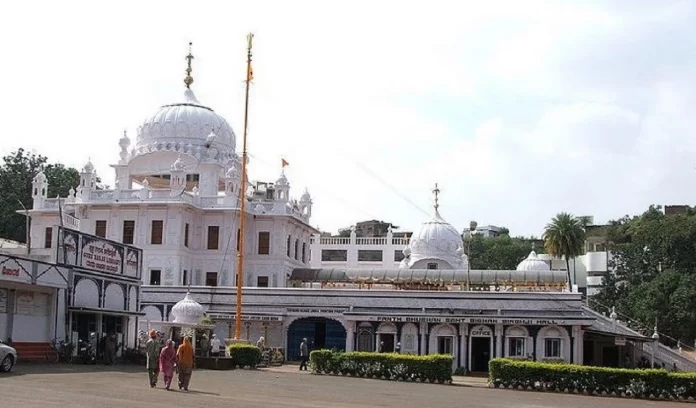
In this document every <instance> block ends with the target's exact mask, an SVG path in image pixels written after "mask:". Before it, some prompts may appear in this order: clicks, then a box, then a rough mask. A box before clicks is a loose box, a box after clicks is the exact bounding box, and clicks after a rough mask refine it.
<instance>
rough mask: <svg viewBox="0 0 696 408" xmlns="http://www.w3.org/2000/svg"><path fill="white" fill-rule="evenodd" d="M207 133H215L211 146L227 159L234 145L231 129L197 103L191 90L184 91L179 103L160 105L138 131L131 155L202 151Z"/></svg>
mask: <svg viewBox="0 0 696 408" xmlns="http://www.w3.org/2000/svg"><path fill="white" fill-rule="evenodd" d="M211 132H213V133H214V134H215V141H214V144H212V147H214V148H216V149H217V150H219V151H220V153H221V154H222V155H223V156H224V157H231V155H232V154H233V153H234V148H235V143H236V137H235V135H234V132H233V131H232V128H231V127H230V125H229V124H228V123H227V121H226V120H225V119H224V118H223V117H222V116H220V115H218V114H217V113H215V111H213V110H212V109H211V108H209V107H207V106H205V105H203V104H201V103H200V102H198V99H196V96H195V95H194V93H193V91H192V90H190V89H186V92H184V101H183V102H180V103H174V104H171V105H164V106H162V107H161V108H159V110H158V111H157V112H155V114H154V115H152V116H150V117H149V118H147V119H146V120H145V121H144V122H143V124H142V125H141V126H140V127H139V128H138V138H137V142H136V147H135V152H136V154H141V153H148V152H151V151H156V150H173V151H187V150H192V149H191V148H194V149H196V148H198V147H201V148H203V147H205V146H206V139H207V138H208V136H209V135H210V134H211ZM194 151H195V150H194ZM187 153H189V151H187ZM191 153H193V152H191Z"/></svg>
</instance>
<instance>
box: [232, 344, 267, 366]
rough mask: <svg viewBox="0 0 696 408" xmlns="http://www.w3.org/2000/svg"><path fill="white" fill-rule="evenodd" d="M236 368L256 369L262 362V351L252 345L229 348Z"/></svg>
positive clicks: (235, 345) (233, 345)
mask: <svg viewBox="0 0 696 408" xmlns="http://www.w3.org/2000/svg"><path fill="white" fill-rule="evenodd" d="M228 349H229V350H230V357H231V358H232V361H233V362H234V366H235V367H239V368H244V367H249V368H256V366H257V365H258V364H259V363H260V362H261V350H260V349H259V348H258V347H256V346H253V345H251V344H244V343H237V344H232V345H230V346H229V347H228Z"/></svg>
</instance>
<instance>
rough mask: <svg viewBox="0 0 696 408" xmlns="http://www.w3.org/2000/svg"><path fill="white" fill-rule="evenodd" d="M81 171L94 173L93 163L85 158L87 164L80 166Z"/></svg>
mask: <svg viewBox="0 0 696 408" xmlns="http://www.w3.org/2000/svg"><path fill="white" fill-rule="evenodd" d="M82 172H83V173H94V165H93V164H92V161H91V160H87V164H85V167H83V168H82Z"/></svg>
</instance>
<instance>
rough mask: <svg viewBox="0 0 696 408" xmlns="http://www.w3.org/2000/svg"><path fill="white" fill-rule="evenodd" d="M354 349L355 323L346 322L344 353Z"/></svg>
mask: <svg viewBox="0 0 696 408" xmlns="http://www.w3.org/2000/svg"><path fill="white" fill-rule="evenodd" d="M354 349H355V322H354V321H351V320H349V321H347V322H346V351H354Z"/></svg>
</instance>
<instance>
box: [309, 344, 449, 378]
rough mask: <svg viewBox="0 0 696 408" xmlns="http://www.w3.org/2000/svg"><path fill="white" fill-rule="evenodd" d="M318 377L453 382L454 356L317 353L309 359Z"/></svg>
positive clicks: (319, 351)
mask: <svg viewBox="0 0 696 408" xmlns="http://www.w3.org/2000/svg"><path fill="white" fill-rule="evenodd" d="M309 363H310V366H311V368H312V372H313V373H315V374H335V375H338V374H340V375H348V376H353V377H367V378H383V379H386V380H402V381H429V382H438V383H450V382H451V381H452V356H450V355H442V354H437V355H429V356H414V355H407V354H396V353H365V352H348V353H344V352H337V351H332V350H315V351H312V352H311V353H310V355H309Z"/></svg>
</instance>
